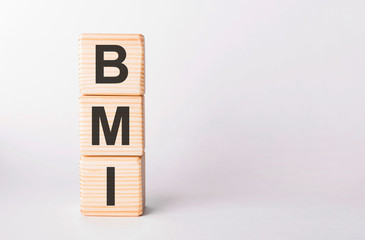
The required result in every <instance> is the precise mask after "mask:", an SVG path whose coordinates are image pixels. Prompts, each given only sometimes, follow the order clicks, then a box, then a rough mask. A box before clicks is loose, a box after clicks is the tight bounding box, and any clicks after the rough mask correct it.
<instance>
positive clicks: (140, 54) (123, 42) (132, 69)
mask: <svg viewBox="0 0 365 240" xmlns="http://www.w3.org/2000/svg"><path fill="white" fill-rule="evenodd" d="M96 45H119V46H122V47H123V48H124V49H125V51H126V53H127V56H126V59H125V60H124V61H123V64H124V65H126V67H127V68H128V77H127V79H126V80H125V81H124V82H122V83H118V84H100V83H98V84H96V81H95V49H96V47H95V46H96ZM104 58H105V60H115V59H116V58H117V53H115V52H105V54H104ZM104 70H105V72H104V73H105V76H117V75H118V74H119V69H118V68H116V67H105V68H104ZM79 80H80V81H79V83H80V92H81V94H82V95H143V94H144V37H143V35H140V34H81V35H80V37H79Z"/></svg>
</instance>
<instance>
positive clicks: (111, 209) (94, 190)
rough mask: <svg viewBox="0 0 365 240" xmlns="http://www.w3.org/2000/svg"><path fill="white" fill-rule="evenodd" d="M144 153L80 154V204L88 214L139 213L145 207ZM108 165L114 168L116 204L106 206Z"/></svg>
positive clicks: (130, 214) (133, 214)
mask: <svg viewBox="0 0 365 240" xmlns="http://www.w3.org/2000/svg"><path fill="white" fill-rule="evenodd" d="M144 162H145V161H144V156H142V157H108V156H100V157H97V156H88V157H86V156H81V159H80V203H81V204H80V206H81V212H82V214H83V215H87V216H140V215H141V214H142V213H143V208H144V189H143V188H144V177H143V172H142V171H143V169H144ZM107 167H114V168H115V205H114V206H107V200H106V199H107V170H106V169H107Z"/></svg>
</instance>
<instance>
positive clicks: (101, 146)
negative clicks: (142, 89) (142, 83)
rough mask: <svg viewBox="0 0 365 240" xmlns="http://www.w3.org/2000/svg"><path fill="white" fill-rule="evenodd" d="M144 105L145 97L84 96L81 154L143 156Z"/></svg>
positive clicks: (82, 102) (81, 118) (81, 103)
mask: <svg viewBox="0 0 365 240" xmlns="http://www.w3.org/2000/svg"><path fill="white" fill-rule="evenodd" d="M143 105H144V98H143V96H81V97H80V151H81V154H82V155H87V156H107V155H113V156H142V155H143V153H144V110H143Z"/></svg>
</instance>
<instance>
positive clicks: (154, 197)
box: [0, 0, 365, 240]
mask: <svg viewBox="0 0 365 240" xmlns="http://www.w3.org/2000/svg"><path fill="white" fill-rule="evenodd" d="M364 12H365V2H364V1H362V0H358V1H355V0H349V1H338V0H336V1H335V0H328V1H325V0H322V1H315V0H313V1H311V0H307V1H298V0H297V1H280V0H274V1H271V0H266V1H235V2H234V1H199V2H198V1H180V2H178V1H155V0H154V1H144V2H138V1H114V2H112V1H99V2H96V1H69V2H66V1H43V2H41V1H6V2H2V3H1V5H0V26H1V33H0V34H1V37H0V76H1V77H0V79H1V88H0V89H1V96H0V98H1V103H0V104H1V115H0V116H1V117H0V143H1V145H0V206H1V211H0V236H1V239H158V240H163V239H209V240H213V239H259V240H260V239H268V240H276V239H280V240H283V239H288V240H293V239H294V240H296V239H303V240H308V239H311V240H313V239H314V240H315V239H326V240H327V239H331V240H335V239H351V240H357V239H365V186H364V185H365V171H364V170H365V150H364V146H365V107H364V100H365V95H364V91H365V81H364V77H365V67H364V63H365V33H364V29H365V14H364ZM80 33H142V34H143V35H144V36H145V40H146V67H147V68H146V90H147V91H146V130H147V132H146V137H147V139H146V140H147V147H146V155H147V158H146V163H147V166H146V167H147V209H146V214H145V215H144V216H142V217H139V218H98V217H84V216H82V215H81V214H80V212H79V176H78V161H79V156H80V153H79V138H78V136H79V135H78V134H79V130H78V97H79V90H78V72H77V71H78V41H77V39H78V35H79V34H80Z"/></svg>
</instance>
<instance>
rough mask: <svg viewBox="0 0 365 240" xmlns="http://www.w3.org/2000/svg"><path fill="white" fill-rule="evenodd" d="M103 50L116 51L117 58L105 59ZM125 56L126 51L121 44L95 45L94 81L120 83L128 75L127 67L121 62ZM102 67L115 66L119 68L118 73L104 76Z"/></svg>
mask: <svg viewBox="0 0 365 240" xmlns="http://www.w3.org/2000/svg"><path fill="white" fill-rule="evenodd" d="M104 52H116V53H117V54H118V58H117V59H116V60H105V59H104ZM126 57H127V53H126V51H125V49H124V48H123V47H122V46H119V45H96V56H95V58H96V61H95V63H96V66H95V73H96V75H95V77H96V83H121V82H124V80H126V79H127V77H128V68H127V67H126V66H125V65H124V64H123V63H122V62H123V61H124V60H125V58H126ZM104 67H116V68H118V69H119V75H118V76H115V77H105V76H104Z"/></svg>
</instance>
